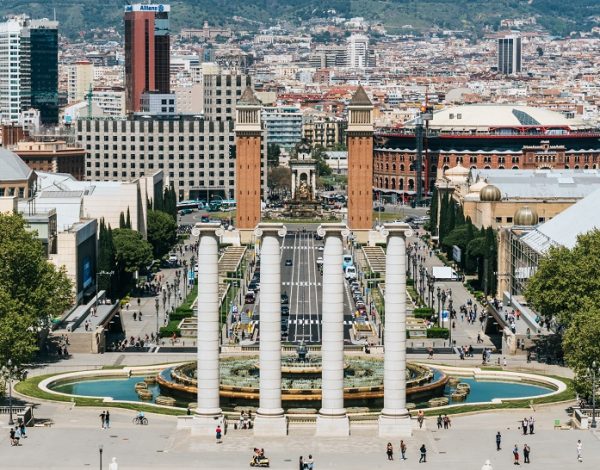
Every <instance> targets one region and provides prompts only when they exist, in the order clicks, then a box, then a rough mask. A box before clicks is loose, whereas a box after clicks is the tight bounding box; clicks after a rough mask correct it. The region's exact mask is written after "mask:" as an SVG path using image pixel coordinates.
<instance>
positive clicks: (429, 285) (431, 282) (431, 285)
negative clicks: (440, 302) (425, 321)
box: [427, 273, 435, 309]
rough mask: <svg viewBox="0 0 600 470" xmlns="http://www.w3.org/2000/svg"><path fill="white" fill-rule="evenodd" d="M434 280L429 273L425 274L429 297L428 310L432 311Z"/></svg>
mask: <svg viewBox="0 0 600 470" xmlns="http://www.w3.org/2000/svg"><path fill="white" fill-rule="evenodd" d="M434 284H435V280H434V278H433V276H431V275H430V274H429V273H428V274H427V290H428V297H429V308H431V309H433V288H434Z"/></svg>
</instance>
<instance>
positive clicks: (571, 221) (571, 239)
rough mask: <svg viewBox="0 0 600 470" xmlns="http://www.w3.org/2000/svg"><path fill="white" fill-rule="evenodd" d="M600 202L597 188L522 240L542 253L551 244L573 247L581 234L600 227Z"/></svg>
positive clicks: (599, 192) (599, 190) (599, 193)
mask: <svg viewBox="0 0 600 470" xmlns="http://www.w3.org/2000/svg"><path fill="white" fill-rule="evenodd" d="M599 204H600V189H597V190H595V191H594V192H592V193H591V194H589V195H587V196H586V197H585V198H583V199H582V200H581V201H579V202H577V203H576V204H573V205H572V206H571V207H569V208H568V209H565V210H564V211H562V212H561V213H559V214H558V215H556V217H554V218H552V219H551V220H549V221H548V222H546V223H544V224H541V225H538V226H537V227H536V228H535V229H534V230H532V231H531V232H529V233H527V234H526V235H524V236H523V238H522V239H521V240H522V241H523V242H524V243H525V244H527V245H528V246H529V247H531V248H532V249H533V250H535V251H536V252H538V253H541V254H544V253H546V252H547V251H548V250H549V249H550V247H551V246H564V247H566V248H573V247H574V246H575V244H576V243H577V237H578V236H579V235H581V234H583V233H587V232H590V231H592V230H594V229H600V211H599V210H598V205H599Z"/></svg>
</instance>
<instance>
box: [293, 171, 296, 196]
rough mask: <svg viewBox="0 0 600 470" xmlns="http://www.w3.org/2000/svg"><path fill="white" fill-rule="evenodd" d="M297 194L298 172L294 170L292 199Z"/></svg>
mask: <svg viewBox="0 0 600 470" xmlns="http://www.w3.org/2000/svg"><path fill="white" fill-rule="evenodd" d="M295 195H296V172H295V171H294V170H292V199H294V196H295Z"/></svg>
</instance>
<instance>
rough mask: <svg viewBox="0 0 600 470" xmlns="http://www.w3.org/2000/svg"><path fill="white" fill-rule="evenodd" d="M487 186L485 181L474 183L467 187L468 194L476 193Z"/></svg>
mask: <svg viewBox="0 0 600 470" xmlns="http://www.w3.org/2000/svg"><path fill="white" fill-rule="evenodd" d="M487 185H488V183H487V182H486V181H485V180H481V181H477V183H474V184H472V185H471V186H469V192H470V193H478V192H479V191H481V190H482V189H483V188H485V187H486V186H487Z"/></svg>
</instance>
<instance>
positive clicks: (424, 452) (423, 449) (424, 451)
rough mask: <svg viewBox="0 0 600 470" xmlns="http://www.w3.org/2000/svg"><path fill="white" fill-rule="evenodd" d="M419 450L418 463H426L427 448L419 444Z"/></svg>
mask: <svg viewBox="0 0 600 470" xmlns="http://www.w3.org/2000/svg"><path fill="white" fill-rule="evenodd" d="M419 450H420V451H421V458H420V459H419V463H427V448H426V447H425V444H421V448H420V449H419Z"/></svg>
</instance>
